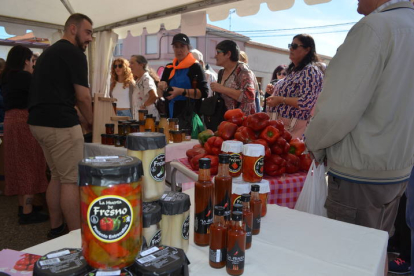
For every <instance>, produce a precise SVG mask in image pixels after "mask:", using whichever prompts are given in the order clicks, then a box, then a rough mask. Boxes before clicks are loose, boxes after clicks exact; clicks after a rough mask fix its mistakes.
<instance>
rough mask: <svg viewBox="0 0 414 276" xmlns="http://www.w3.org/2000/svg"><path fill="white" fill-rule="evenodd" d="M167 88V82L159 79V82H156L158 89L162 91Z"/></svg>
mask: <svg viewBox="0 0 414 276" xmlns="http://www.w3.org/2000/svg"><path fill="white" fill-rule="evenodd" d="M167 88H168V83H167V82H165V81H160V82H159V83H158V89H160V90H162V91H164V90H165V89H167Z"/></svg>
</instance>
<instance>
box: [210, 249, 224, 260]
mask: <svg viewBox="0 0 414 276" xmlns="http://www.w3.org/2000/svg"><path fill="white" fill-rule="evenodd" d="M226 251H227V250H226V248H221V249H211V248H210V254H209V255H210V261H211V262H212V263H221V262H223V261H225V260H226V259H225V258H226V255H227V253H226Z"/></svg>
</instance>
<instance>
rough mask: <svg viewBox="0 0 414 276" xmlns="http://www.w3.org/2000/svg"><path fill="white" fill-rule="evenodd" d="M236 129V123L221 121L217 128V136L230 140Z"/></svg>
mask: <svg viewBox="0 0 414 276" xmlns="http://www.w3.org/2000/svg"><path fill="white" fill-rule="evenodd" d="M236 130H237V125H236V124H233V123H230V122H226V121H223V122H221V123H220V124H219V126H218V128H217V134H218V136H220V137H221V138H223V140H230V139H233V136H234V133H236ZM207 141H208V140H207Z"/></svg>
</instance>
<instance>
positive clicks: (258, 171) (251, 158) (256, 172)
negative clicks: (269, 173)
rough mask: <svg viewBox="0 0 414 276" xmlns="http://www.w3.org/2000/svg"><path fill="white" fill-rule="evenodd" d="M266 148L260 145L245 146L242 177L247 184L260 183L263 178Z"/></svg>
mask: <svg viewBox="0 0 414 276" xmlns="http://www.w3.org/2000/svg"><path fill="white" fill-rule="evenodd" d="M264 154H265V148H264V146H263V145H259V144H246V145H243V167H242V172H243V174H242V177H243V180H244V181H246V182H254V183H255V182H260V181H261V180H262V178H263V162H264Z"/></svg>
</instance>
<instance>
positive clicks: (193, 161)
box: [190, 153, 206, 171]
mask: <svg viewBox="0 0 414 276" xmlns="http://www.w3.org/2000/svg"><path fill="white" fill-rule="evenodd" d="M204 156H206V154H204V153H202V154H199V155H196V156H194V157H193V158H192V159H191V161H190V166H191V168H192V169H193V170H194V171H198V169H199V163H198V160H200V158H203V157H204Z"/></svg>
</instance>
